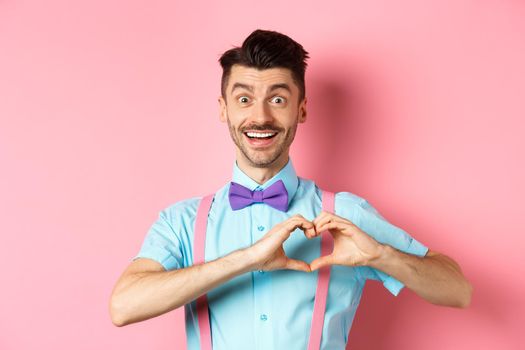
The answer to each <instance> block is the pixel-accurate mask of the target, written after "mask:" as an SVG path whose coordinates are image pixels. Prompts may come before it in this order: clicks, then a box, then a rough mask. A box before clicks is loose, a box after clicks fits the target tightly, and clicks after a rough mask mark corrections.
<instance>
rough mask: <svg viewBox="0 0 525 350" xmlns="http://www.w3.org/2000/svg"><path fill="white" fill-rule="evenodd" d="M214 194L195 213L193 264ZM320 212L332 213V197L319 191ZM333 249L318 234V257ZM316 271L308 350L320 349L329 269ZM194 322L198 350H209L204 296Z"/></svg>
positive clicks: (198, 261) (324, 236)
mask: <svg viewBox="0 0 525 350" xmlns="http://www.w3.org/2000/svg"><path fill="white" fill-rule="evenodd" d="M213 196H214V194H209V195H207V196H205V197H203V198H202V200H201V202H200V204H199V208H198V209H197V218H196V221H195V239H194V240H195V242H194V246H193V256H194V264H195V265H196V264H201V263H204V248H205V242H206V227H207V223H208V212H209V211H210V208H211V203H212V201H213ZM322 202H323V210H324V211H328V212H330V213H334V207H335V203H334V202H335V194H334V193H333V192H328V191H322ZM332 249H333V239H332V236H331V235H330V233H328V232H327V231H325V232H323V233H322V234H321V252H320V253H321V256H324V255H328V254H330V253H331V252H332ZM317 271H318V277H317V289H316V292H315V301H314V311H313V316H312V324H311V329H310V338H309V341H308V350H317V349H320V347H321V336H322V333H323V323H324V314H325V309H326V297H327V294H328V282H329V281H330V266H324V267H321V268H320V269H319V270H317ZM196 302H197V318H198V321H199V329H200V344H201V350H212V346H211V327H210V317H209V314H208V301H207V298H206V294H203V295H201V296H200V297H198V298H197V301H196Z"/></svg>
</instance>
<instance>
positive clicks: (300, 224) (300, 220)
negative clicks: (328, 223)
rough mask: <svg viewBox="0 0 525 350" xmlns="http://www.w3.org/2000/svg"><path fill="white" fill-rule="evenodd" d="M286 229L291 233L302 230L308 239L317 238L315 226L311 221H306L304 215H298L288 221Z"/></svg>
mask: <svg viewBox="0 0 525 350" xmlns="http://www.w3.org/2000/svg"><path fill="white" fill-rule="evenodd" d="M286 228H287V230H288V231H289V232H292V231H294V230H295V229H297V228H300V229H301V230H303V232H304V233H305V235H306V237H308V238H310V237H313V236H315V226H314V224H313V223H312V222H311V221H308V220H306V219H305V218H304V217H303V216H302V215H300V214H297V215H294V216H293V217H291V218H290V219H288V221H287V225H286Z"/></svg>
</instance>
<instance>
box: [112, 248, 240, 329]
mask: <svg viewBox="0 0 525 350" xmlns="http://www.w3.org/2000/svg"><path fill="white" fill-rule="evenodd" d="M248 271H250V267H249V265H248V263H247V259H246V258H245V252H244V251H242V250H238V251H234V252H232V253H230V254H228V255H226V256H224V257H221V258H219V259H217V260H214V261H210V262H207V263H205V264H199V265H193V266H190V267H187V268H183V269H176V270H171V271H166V270H164V267H163V266H162V265H161V264H159V263H158V262H156V261H155V260H151V259H145V258H139V259H137V260H135V261H133V262H132V263H131V264H130V265H129V266H128V268H127V269H126V270H125V271H124V272H123V274H122V276H121V277H120V278H119V280H118V281H117V283H116V285H115V288H114V289H113V293H112V295H111V300H110V314H111V320H112V322H113V324H115V325H116V326H124V325H127V324H130V323H134V322H139V321H143V320H146V319H149V318H152V317H155V316H159V315H161V314H163V313H166V312H168V311H171V310H174V309H177V308H178V307H179V306H181V305H184V304H186V303H189V302H190V301H192V300H194V299H196V298H198V297H199V296H200V295H202V294H204V293H206V292H207V291H209V290H210V289H213V288H215V287H216V286H218V285H220V284H222V283H224V282H226V281H228V280H230V279H232V278H233V277H235V276H237V275H240V274H242V273H245V272H248Z"/></svg>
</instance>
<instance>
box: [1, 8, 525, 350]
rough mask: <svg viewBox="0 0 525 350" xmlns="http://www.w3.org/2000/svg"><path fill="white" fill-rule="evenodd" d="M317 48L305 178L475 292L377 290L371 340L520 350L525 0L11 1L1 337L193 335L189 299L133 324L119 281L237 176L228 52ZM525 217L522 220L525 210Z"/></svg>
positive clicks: (147, 344)
mask: <svg viewBox="0 0 525 350" xmlns="http://www.w3.org/2000/svg"><path fill="white" fill-rule="evenodd" d="M256 28H264V29H274V30H279V31H282V32H284V33H286V34H288V35H290V36H291V37H292V38H294V39H296V40H297V41H299V42H300V43H302V44H303V45H304V46H305V48H306V49H307V50H308V51H309V52H310V54H311V57H312V58H311V60H310V62H309V63H310V65H309V69H308V71H307V94H308V97H309V102H308V106H309V120H308V121H307V123H306V124H302V125H300V127H299V131H298V135H297V138H296V141H295V144H294V147H293V149H292V157H293V159H294V164H295V166H296V169H297V171H298V173H299V175H300V176H303V177H308V178H312V179H315V180H316V181H317V182H318V184H319V185H320V186H322V187H325V188H327V189H329V190H336V191H350V192H354V193H356V194H358V195H361V196H363V197H365V198H367V199H368V200H369V201H370V202H371V203H372V205H374V206H375V207H376V208H377V209H378V210H379V211H380V212H381V213H382V214H383V215H384V216H385V217H386V218H387V219H388V220H389V221H391V222H392V223H394V224H396V225H398V226H400V227H402V228H403V229H405V230H406V231H407V232H409V233H410V234H412V235H413V236H414V237H416V238H417V239H418V240H420V241H421V242H423V243H424V244H426V245H428V246H429V247H430V248H431V249H434V250H437V251H440V252H443V253H445V254H448V255H450V256H451V257H453V258H454V259H456V260H457V261H458V262H459V263H460V264H461V266H462V267H463V269H464V272H465V274H466V276H467V277H468V278H469V279H470V280H471V282H472V283H473V285H474V295H473V301H472V305H471V307H470V308H469V309H466V310H458V309H452V308H445V307H437V306H434V305H432V304H429V303H426V302H425V301H423V300H421V299H419V298H418V297H417V296H416V295H415V294H414V293H413V292H411V291H410V290H408V289H405V290H404V291H403V292H401V294H400V296H399V297H398V298H395V297H393V296H391V295H390V294H389V293H388V292H387V291H386V290H385V289H384V288H382V286H381V285H380V284H379V283H375V282H370V283H369V284H367V286H366V287H365V292H364V293H365V294H364V297H363V302H362V304H361V306H360V308H359V309H358V312H357V316H356V319H355V322H354V327H353V328H352V330H351V332H350V337H349V344H350V346H349V348H351V349H354V350H359V349H421V348H425V349H436V350H437V349H439V350H443V349H519V348H520V349H522V347H521V346H522V344H523V328H522V327H523V324H525V317H524V315H523V310H525V301H524V298H523V295H524V294H523V292H524V290H525V288H524V287H525V282H524V280H525V279H524V278H523V276H524V275H525V268H524V263H523V262H524V260H523V256H522V254H521V252H522V246H521V244H524V243H525V238H524V236H523V234H524V231H525V230H524V228H525V227H524V226H525V225H524V223H523V215H522V214H523V212H524V205H523V199H524V198H525V188H524V185H523V179H524V178H525V167H524V164H523V159H524V154H523V153H524V152H523V151H524V150H525V138H524V137H523V132H524V131H525V130H524V129H525V123H524V121H523V120H524V117H525V113H524V112H525V103H524V101H525V96H524V95H525V92H524V91H525V87H524V84H525V83H524V82H525V64H524V62H525V40H523V38H524V37H525V5H524V4H523V3H522V2H521V1H517V0H516V1H502V0H494V1H439V0H436V1H417V0H414V1H408V0H407V1H387V0H384V1H338V2H333V1H326V0H324V1H317V2H316V3H315V4H309V3H305V2H304V1H296V2H284V1H283V2H279V3H278V2H275V3H273V4H271V3H268V2H262V1H259V2H248V1H231V2H228V3H225V2H220V4H219V2H217V4H216V3H214V2H211V1H210V2H207V3H204V2H203V3H198V2H190V1H185V2H182V1H175V2H174V1H90V2H85V3H84V4H81V3H79V2H71V1H65V0H63V1H57V0H52V1H51V0H50V1H45V2H36V1H35V2H34V3H32V4H31V3H30V2H28V1H14V0H3V1H0V167H1V173H0V223H1V231H0V234H1V242H2V245H1V246H2V249H1V251H2V254H0V263H1V266H2V271H1V277H0V280H1V282H0V283H1V288H0V310H1V316H0V349H6V350H10V349H78V350H82V349H128V350H132V349H141V350H142V349H146V348H147V349H183V348H184V347H185V333H184V324H183V312H182V311H183V310H182V308H180V309H178V310H176V311H174V312H171V313H169V314H166V315H163V316H161V317H158V318H156V319H152V320H149V321H146V322H143V323H139V324H134V325H130V326H127V327H124V328H117V327H115V326H113V325H112V323H111V321H110V318H109V313H108V300H109V296H110V293H111V290H112V288H113V285H114V283H115V281H116V279H117V277H118V276H119V275H120V273H121V272H122V270H123V269H124V268H125V266H126V265H127V264H128V262H129V261H130V259H131V257H132V256H134V255H135V254H136V253H137V251H138V249H139V247H140V245H141V243H142V240H143V238H144V235H145V234H146V232H147V230H148V228H149V226H150V225H151V224H152V223H153V221H154V220H155V219H156V217H157V215H158V212H159V211H160V210H161V209H163V208H165V207H166V206H168V205H169V204H171V203H173V202H175V201H178V200H181V199H184V198H187V197H191V196H197V195H203V194H206V193H208V192H211V191H214V190H216V189H218V188H219V187H220V186H222V185H223V184H224V183H226V182H227V181H228V180H229V177H230V175H231V170H232V165H233V159H234V152H233V144H232V142H231V140H230V137H229V134H228V131H227V128H226V125H225V124H222V123H220V122H219V117H218V106H217V96H218V94H219V81H220V72H221V71H220V67H219V65H218V63H217V59H218V57H219V55H220V53H222V52H223V51H224V50H226V49H228V48H230V47H231V46H232V45H237V44H240V43H241V42H242V40H243V39H244V37H246V36H247V35H248V34H249V33H250V32H251V31H252V30H254V29H256ZM520 214H521V217H520Z"/></svg>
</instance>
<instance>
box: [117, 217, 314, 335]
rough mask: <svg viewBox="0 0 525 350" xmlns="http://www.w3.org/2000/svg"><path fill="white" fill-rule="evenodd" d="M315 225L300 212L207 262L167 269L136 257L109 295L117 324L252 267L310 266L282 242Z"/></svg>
mask: <svg viewBox="0 0 525 350" xmlns="http://www.w3.org/2000/svg"><path fill="white" fill-rule="evenodd" d="M296 228H301V229H302V230H308V229H310V230H313V225H312V223H310V222H307V221H306V220H305V219H304V218H303V217H301V216H294V217H292V218H290V219H288V220H286V221H284V222H282V223H280V224H278V225H276V226H275V227H274V228H272V229H271V230H270V231H268V233H267V234H266V235H265V236H264V237H262V238H261V239H260V240H259V241H257V242H256V243H255V244H254V245H253V246H251V247H249V248H245V249H240V250H236V251H234V252H232V253H230V254H228V255H226V256H224V257H221V258H218V259H216V260H213V261H209V262H207V263H204V264H198V265H193V266H190V267H187V268H182V269H176V270H171V271H166V270H165V269H164V267H163V266H162V265H161V264H159V263H158V262H156V261H154V260H151V259H144V258H140V259H137V260H135V261H133V262H132V263H131V264H130V265H129V266H128V268H127V269H126V270H125V271H124V272H123V274H122V276H121V277H120V278H119V280H118V281H117V283H116V285H115V288H114V289H113V293H112V295H111V299H110V315H111V320H112V322H113V324H115V325H116V326H124V325H127V324H130V323H134V322H139V321H143V320H146V319H149V318H152V317H155V316H159V315H161V314H163V313H166V312H168V311H171V310H174V309H176V308H178V307H180V306H182V305H184V304H187V303H189V302H191V301H192V300H194V299H197V298H198V297H199V296H201V295H202V294H205V293H206V292H208V291H209V290H210V289H213V288H215V287H217V286H219V285H221V284H223V283H225V282H226V281H228V280H230V279H232V278H233V277H235V276H237V275H240V274H243V273H246V272H250V271H253V270H259V269H263V270H267V271H269V270H276V269H283V268H287V269H294V270H300V271H307V272H309V271H310V266H309V265H308V264H306V263H305V262H303V261H298V260H294V259H290V258H288V257H286V255H285V254H284V249H283V247H282V245H283V242H284V241H285V240H286V239H288V237H289V236H290V234H291V233H292V232H293V231H294V230H295V229H296Z"/></svg>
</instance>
